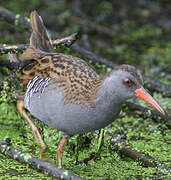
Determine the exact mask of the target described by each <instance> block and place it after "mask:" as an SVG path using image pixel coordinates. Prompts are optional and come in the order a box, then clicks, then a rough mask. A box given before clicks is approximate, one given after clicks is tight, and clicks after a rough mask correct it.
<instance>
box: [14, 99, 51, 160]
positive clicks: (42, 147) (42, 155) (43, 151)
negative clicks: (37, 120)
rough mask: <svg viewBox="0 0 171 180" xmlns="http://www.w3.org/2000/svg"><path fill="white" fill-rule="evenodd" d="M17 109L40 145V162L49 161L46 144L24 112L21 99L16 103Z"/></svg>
mask: <svg viewBox="0 0 171 180" xmlns="http://www.w3.org/2000/svg"><path fill="white" fill-rule="evenodd" d="M17 109H18V111H19V112H20V114H21V115H22V116H23V117H24V119H25V120H26V121H27V122H28V123H29V125H30V127H31V129H32V132H33V135H34V137H35V139H36V140H37V141H38V142H39V144H40V158H41V159H42V160H45V161H49V157H48V155H47V152H46V144H45V142H44V141H43V138H42V137H41V134H40V132H39V130H38V128H37V127H36V126H35V125H34V123H33V122H32V120H31V119H30V118H29V116H28V115H27V112H26V110H25V107H24V101H23V99H20V100H18V101H17Z"/></svg>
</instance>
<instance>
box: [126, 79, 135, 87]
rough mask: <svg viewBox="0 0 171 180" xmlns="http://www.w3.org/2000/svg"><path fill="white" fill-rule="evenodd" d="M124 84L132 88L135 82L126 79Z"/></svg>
mask: <svg viewBox="0 0 171 180" xmlns="http://www.w3.org/2000/svg"><path fill="white" fill-rule="evenodd" d="M123 84H124V85H126V86H132V85H133V84H134V82H133V81H132V80H131V79H129V78H126V79H124V80H123Z"/></svg>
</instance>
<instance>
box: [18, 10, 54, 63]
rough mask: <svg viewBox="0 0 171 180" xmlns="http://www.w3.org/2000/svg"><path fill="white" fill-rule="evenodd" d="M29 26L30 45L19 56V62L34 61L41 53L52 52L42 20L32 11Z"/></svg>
mask: <svg viewBox="0 0 171 180" xmlns="http://www.w3.org/2000/svg"><path fill="white" fill-rule="evenodd" d="M30 24H31V28H32V33H31V37H30V44H29V47H28V48H27V49H26V51H25V52H24V53H23V54H22V55H21V56H20V59H21V60H26V59H35V58H38V57H39V56H41V54H42V53H45V52H46V53H47V52H51V51H52V43H51V39H50V37H49V35H48V33H47V30H46V27H45V25H44V23H43V20H42V18H41V17H40V16H39V15H38V13H37V12H36V11H32V12H31V14H30Z"/></svg>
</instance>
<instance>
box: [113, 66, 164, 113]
mask: <svg viewBox="0 0 171 180" xmlns="http://www.w3.org/2000/svg"><path fill="white" fill-rule="evenodd" d="M109 76H111V80H112V81H113V83H114V84H115V90H117V92H115V93H116V96H120V98H121V99H129V98H132V97H138V98H140V99H142V100H144V101H145V102H147V103H149V104H150V105H151V106H153V107H154V108H155V109H157V110H158V111H159V112H160V113H161V114H163V115H165V112H164V110H163V109H162V108H161V107H160V105H159V104H158V102H157V101H156V100H155V99H154V98H153V97H152V96H151V95H150V94H149V93H148V92H147V91H146V90H145V89H144V87H143V84H144V83H143V78H142V75H141V74H140V73H139V72H138V71H137V70H136V68H135V67H133V66H130V65H121V66H118V67H116V68H115V69H114V70H113V71H112V72H111V73H110V75H109ZM109 78H110V77H109ZM110 84H111V82H110Z"/></svg>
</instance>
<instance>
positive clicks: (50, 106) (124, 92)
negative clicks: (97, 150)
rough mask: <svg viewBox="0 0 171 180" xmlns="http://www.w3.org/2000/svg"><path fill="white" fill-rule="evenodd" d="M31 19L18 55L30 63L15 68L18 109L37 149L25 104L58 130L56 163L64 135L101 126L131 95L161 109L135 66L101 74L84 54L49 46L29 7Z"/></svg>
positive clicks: (123, 66)
mask: <svg viewBox="0 0 171 180" xmlns="http://www.w3.org/2000/svg"><path fill="white" fill-rule="evenodd" d="M30 23H31V27H32V33H31V37H30V44H29V47H28V48H27V49H26V51H25V52H24V53H23V54H21V55H20V60H31V63H29V64H28V65H26V66H25V67H24V68H23V69H22V70H21V72H20V78H21V79H22V80H23V82H24V83H25V84H26V85H27V87H26V91H25V95H24V101H19V103H18V110H19V112H20V113H21V114H22V115H23V116H24V118H25V119H26V120H27V121H28V123H29V124H30V126H31V128H32V130H33V134H34V136H35V138H36V139H37V140H38V141H39V143H40V145H41V147H42V149H45V148H46V144H45V143H44V141H43V139H42V137H41V134H40V133H39V130H38V128H37V127H36V126H35V125H34V123H33V122H32V120H31V119H30V118H29V116H28V115H27V112H26V109H27V110H28V111H29V112H30V113H31V114H32V115H33V116H34V117H36V118H37V119H38V120H40V121H42V122H44V123H45V124H46V125H48V126H50V127H52V128H54V129H57V130H59V131H61V132H62V135H61V136H62V137H61V140H60V142H59V144H58V146H57V151H56V155H57V156H56V161H57V164H58V166H59V167H61V166H62V157H63V152H64V148H65V145H66V143H67V142H68V139H69V137H71V136H74V135H77V134H78V135H79V134H84V133H87V132H92V131H95V130H98V129H101V128H104V127H106V126H107V125H109V124H110V123H112V122H113V121H114V120H115V119H116V118H117V117H118V115H119V113H120V111H121V106H122V104H123V103H124V102H125V101H126V100H128V99H130V98H134V97H137V98H140V99H142V100H144V101H145V102H147V103H149V104H150V105H151V106H152V107H154V108H155V109H156V110H157V111H159V112H160V113H161V114H163V115H165V111H164V110H163V109H162V108H161V106H160V105H159V103H158V102H157V101H156V100H155V99H154V98H153V97H152V96H151V95H150V94H149V93H148V92H147V91H146V90H145V88H144V87H143V85H144V83H143V78H142V75H141V74H140V72H139V71H138V70H137V69H136V68H135V67H134V66H131V65H127V64H123V65H119V66H117V67H115V68H113V70H112V71H111V72H109V73H107V74H106V75H104V76H100V75H98V74H97V73H96V71H95V70H94V69H93V68H92V67H91V66H89V65H88V64H87V63H86V62H85V61H84V60H82V59H80V58H78V57H74V56H71V55H65V54H63V53H59V52H54V51H53V48H52V43H51V39H50V37H49V34H48V33H47V30H46V27H45V25H44V23H43V20H42V18H41V17H40V16H39V15H38V13H37V12H36V11H32V12H31V14H30Z"/></svg>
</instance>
